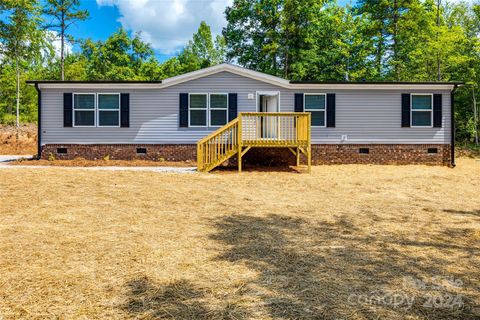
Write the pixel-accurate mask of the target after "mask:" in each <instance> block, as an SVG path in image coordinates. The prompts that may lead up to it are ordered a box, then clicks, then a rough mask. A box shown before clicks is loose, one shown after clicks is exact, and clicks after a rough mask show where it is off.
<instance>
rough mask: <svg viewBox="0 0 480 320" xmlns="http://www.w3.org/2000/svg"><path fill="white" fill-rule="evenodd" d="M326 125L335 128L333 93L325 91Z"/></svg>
mask: <svg viewBox="0 0 480 320" xmlns="http://www.w3.org/2000/svg"><path fill="white" fill-rule="evenodd" d="M327 127H328V128H335V93H327Z"/></svg>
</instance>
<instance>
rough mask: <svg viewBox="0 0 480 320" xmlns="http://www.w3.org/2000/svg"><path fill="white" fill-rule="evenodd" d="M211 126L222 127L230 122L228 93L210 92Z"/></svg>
mask: <svg viewBox="0 0 480 320" xmlns="http://www.w3.org/2000/svg"><path fill="white" fill-rule="evenodd" d="M209 97H210V108H209V110H210V112H209V116H210V117H209V119H210V126H211V127H221V126H224V125H226V124H227V122H228V93H210V94H209Z"/></svg>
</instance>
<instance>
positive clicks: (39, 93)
mask: <svg viewBox="0 0 480 320" xmlns="http://www.w3.org/2000/svg"><path fill="white" fill-rule="evenodd" d="M35 89H37V98H38V102H37V104H38V120H37V130H38V132H37V141H38V146H37V159H39V160H40V159H41V157H42V91H41V90H40V87H39V86H38V83H35Z"/></svg>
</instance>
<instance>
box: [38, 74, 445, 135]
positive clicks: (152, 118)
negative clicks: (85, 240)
mask: <svg viewBox="0 0 480 320" xmlns="http://www.w3.org/2000/svg"><path fill="white" fill-rule="evenodd" d="M256 91H279V92H280V111H283V112H293V111H294V94H295V93H301V92H318V93H335V94H336V127H335V128H316V127H313V128H312V143H341V138H342V135H346V136H347V141H345V142H344V143H362V144H363V143H400V144H402V143H414V144H415V143H417V144H424V143H432V144H433V143H439V144H442V143H450V92H449V91H448V90H447V91H431V92H425V91H424V90H422V91H421V92H422V93H441V94H442V95H443V97H442V103H443V123H442V128H402V127H401V94H402V93H409V92H405V91H404V90H395V89H390V90H371V89H370V90H351V89H350V90H347V89H345V90H344V89H342V90H322V91H318V90H289V89H284V88H280V87H277V86H274V85H271V84H268V83H264V82H261V81H258V80H253V79H250V78H246V77H243V76H240V75H236V74H232V73H229V72H220V73H217V74H214V75H210V76H206V77H203V78H200V79H196V80H192V81H188V82H184V83H181V84H178V85H175V86H172V87H168V88H164V89H133V90H130V89H129V90H95V91H93V90H82V89H81V85H79V89H78V90H71V89H68V90H65V89H42V119H41V121H42V144H193V143H196V142H197V141H198V140H199V139H201V138H202V137H204V136H205V135H206V134H208V133H209V132H212V131H214V130H216V128H180V127H179V125H178V124H179V119H178V110H179V94H180V93H183V92H185V93H237V94H238V111H239V112H248V111H257V103H256V98H255V99H252V100H250V99H248V94H251V93H253V94H255V93H256ZM64 92H73V93H82V92H89V93H91V92H97V93H102V92H115V93H120V92H122V93H123V92H125V93H130V127H129V128H102V127H96V128H78V127H77V128H75V127H73V128H64V127H63V93H64ZM410 92H412V93H414V92H420V91H418V90H417V91H410ZM255 97H256V95H255Z"/></svg>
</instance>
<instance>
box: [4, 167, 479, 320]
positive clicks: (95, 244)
mask: <svg viewBox="0 0 480 320" xmlns="http://www.w3.org/2000/svg"><path fill="white" fill-rule="evenodd" d="M479 190H480V161H478V160H474V159H468V160H467V159H461V160H459V165H458V167H457V168H455V169H449V168H446V167H427V166H357V165H350V166H318V167H314V168H313V173H312V174H311V175H309V174H298V173H293V172H244V173H242V174H237V173H235V172H216V173H211V174H159V173H147V172H93V171H86V170H68V169H63V168H48V169H22V168H13V169H9V170H6V169H3V170H0V197H1V199H0V200H1V202H0V318H2V316H3V318H4V319H10V318H38V319H40V318H42V319H43V318H55V319H56V318H60V319H76V318H84V319H100V318H101V319H110V318H119V319H120V318H134V317H137V318H147V319H148V318H180V319H182V318H183V319H198V318H203V319H221V318H227V319H252V318H255V319H270V318H273V319H298V318H305V319H309V318H318V319H407V318H408V319H478V317H480V308H479V303H480V300H479V299H480V271H479V266H480V258H479V250H480V249H479V248H480V194H479ZM434 277H436V278H434ZM414 280H416V284H414V283H413V281H414ZM447 280H452V281H453V283H450V282H448V281H447ZM455 281H456V282H455ZM435 284H436V285H438V284H442V286H439V287H434V285H435ZM422 285H425V287H422ZM394 297H396V298H395V299H397V300H393V298H394ZM432 297H433V298H435V299H436V300H435V299H432ZM453 299H455V300H453ZM432 301H433V302H434V303H433V304H431V305H429V302H430V303H432ZM435 301H436V302H435Z"/></svg>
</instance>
